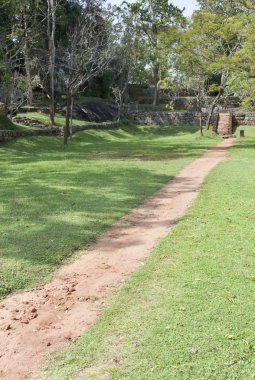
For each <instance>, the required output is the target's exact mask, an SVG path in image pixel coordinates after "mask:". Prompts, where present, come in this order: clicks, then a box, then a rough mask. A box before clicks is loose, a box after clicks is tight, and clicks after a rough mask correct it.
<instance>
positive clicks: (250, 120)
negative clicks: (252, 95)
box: [233, 112, 255, 126]
mask: <svg viewBox="0 0 255 380" xmlns="http://www.w3.org/2000/svg"><path fill="white" fill-rule="evenodd" d="M233 123H234V125H235V126H239V125H255V112H246V113H240V112H234V113H233Z"/></svg>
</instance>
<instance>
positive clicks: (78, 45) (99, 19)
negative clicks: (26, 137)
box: [60, 1, 113, 144]
mask: <svg viewBox="0 0 255 380" xmlns="http://www.w3.org/2000/svg"><path fill="white" fill-rule="evenodd" d="M96 5H97V6H95V4H93V2H91V1H87V2H86V3H85V4H84V7H83V11H82V13H81V15H80V17H79V19H77V20H76V22H75V24H74V25H73V27H71V28H70V30H69V33H68V37H67V43H66V46H63V47H62V53H61V58H60V62H61V64H60V67H61V71H62V83H63V88H64V92H65V94H66V122H65V127H64V144H67V141H68V137H69V136H70V120H71V119H72V112H73V110H72V107H73V100H74V98H75V96H76V95H77V94H78V92H79V91H80V90H81V89H84V87H85V86H86V84H87V83H88V82H89V80H91V79H92V78H93V77H96V76H98V75H99V74H101V73H102V72H104V71H105V70H106V69H107V68H108V66H109V63H110V62H111V60H112V59H113V40H112V34H111V25H110V22H108V20H107V18H105V17H103V16H104V14H103V11H102V9H101V6H100V5H101V4H99V3H98V2H97V4H96Z"/></svg>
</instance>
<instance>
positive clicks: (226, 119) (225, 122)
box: [217, 112, 233, 137]
mask: <svg viewBox="0 0 255 380" xmlns="http://www.w3.org/2000/svg"><path fill="white" fill-rule="evenodd" d="M217 133H218V134H219V135H220V136H222V137H224V136H230V135H232V133H233V115H232V113H230V112H224V113H219V119H218V127H217Z"/></svg>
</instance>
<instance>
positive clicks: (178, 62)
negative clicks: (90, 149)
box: [0, 0, 255, 143]
mask: <svg viewBox="0 0 255 380" xmlns="http://www.w3.org/2000/svg"><path fill="white" fill-rule="evenodd" d="M198 3H199V5H200V9H199V10H197V11H195V12H194V14H193V15H192V17H191V18H189V19H187V18H185V17H184V15H183V11H184V10H183V9H180V8H178V7H177V6H175V5H173V4H172V3H171V1H168V0H138V1H136V2H134V3H129V2H126V1H124V2H123V3H122V4H121V5H120V6H114V7H111V6H109V5H107V4H106V2H105V1H104V0H0V101H2V102H4V103H5V106H6V110H7V112H8V114H9V115H10V116H12V115H13V114H15V112H16V111H17V110H18V108H19V107H20V106H21V105H22V104H24V103H27V104H32V103H33V100H34V99H33V97H34V90H35V89H40V91H41V92H42V93H43V94H44V96H45V98H46V99H48V102H49V109H50V122H51V125H54V123H55V112H56V107H57V105H58V103H59V101H60V99H63V98H64V99H65V102H66V106H65V110H66V123H65V128H64V141H65V143H67V141H68V138H69V136H70V134H71V128H70V123H71V120H72V110H73V105H74V102H75V99H76V98H77V96H79V95H80V94H81V93H86V91H87V89H88V88H91V87H92V88H93V86H94V85H95V83H97V82H98V83H99V86H100V85H101V86H105V87H107V93H108V94H111V96H112V97H113V98H114V100H115V102H116V103H117V104H118V108H119V115H118V118H120V113H121V108H122V104H123V102H124V101H125V98H126V95H127V89H128V84H130V83H131V84H132V83H133V84H150V85H151V86H152V87H153V89H154V90H153V105H155V106H156V105H157V104H158V103H159V93H160V90H167V93H168V94H169V93H170V94H172V95H174V94H178V93H180V92H181V91H183V90H184V89H185V90H186V91H187V92H188V93H191V94H193V95H194V96H196V99H197V109H198V110H199V111H200V114H201V132H202V111H203V107H205V104H206V99H207V97H208V95H212V94H213V95H214V98H213V101H212V102H211V103H210V105H209V116H208V119H207V123H206V126H207V127H209V125H210V121H211V116H212V114H213V111H214V108H215V107H216V106H217V103H218V102H219V100H220V99H221V98H222V97H224V96H227V95H229V94H236V95H238V96H239V97H240V98H241V99H242V101H243V104H244V105H245V106H246V107H253V102H254V96H255V93H254V92H255V87H254V84H255V75H254V70H255V66H254V60H253V50H254V42H255V41H254V39H255V29H254V26H255V1H254V0H237V1H233V0H199V1H198Z"/></svg>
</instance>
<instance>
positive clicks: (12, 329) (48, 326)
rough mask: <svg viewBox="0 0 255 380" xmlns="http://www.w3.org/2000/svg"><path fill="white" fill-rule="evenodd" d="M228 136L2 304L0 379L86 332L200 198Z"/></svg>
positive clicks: (24, 371)
mask: <svg viewBox="0 0 255 380" xmlns="http://www.w3.org/2000/svg"><path fill="white" fill-rule="evenodd" d="M231 144H232V139H229V140H224V141H222V142H221V143H220V144H219V145H217V146H216V147H214V148H212V149H210V150H209V151H208V152H207V153H205V154H204V155H203V156H201V157H200V158H198V159H196V160H195V161H193V162H192V163H191V164H189V165H188V166H186V167H185V168H184V169H183V170H182V171H181V172H180V173H179V175H177V176H176V177H175V179H174V180H172V181H171V182H169V183H168V184H167V185H166V186H165V187H163V188H162V189H161V190H160V191H158V192H157V193H156V194H154V195H153V196H152V197H150V198H148V199H147V200H146V201H145V202H144V203H143V204H142V205H141V206H139V207H138V208H136V209H134V210H133V211H132V212H131V213H129V214H128V215H126V216H125V217H123V218H122V219H120V220H119V222H117V223H116V224H115V225H114V226H113V227H111V228H110V229H109V230H108V231H107V232H106V233H104V234H103V235H102V236H101V237H100V238H99V239H98V240H97V242H96V243H95V244H94V246H93V247H92V248H90V249H89V250H88V251H87V253H86V254H85V255H80V257H78V258H77V260H76V261H75V262H73V263H71V264H69V265H66V266H64V267H62V268H61V269H60V270H59V271H58V272H57V273H56V274H55V276H54V278H53V279H52V281H51V282H50V283H48V284H46V285H45V286H42V287H39V288H37V289H34V290H32V291H27V292H24V293H20V294H16V295H11V296H10V297H8V298H7V299H6V300H5V301H4V302H3V303H2V304H0V378H1V379H2V380H6V379H8V380H23V379H25V378H29V376H31V374H32V373H33V372H35V371H36V370H37V369H38V368H39V366H40V365H42V364H43V363H44V360H45V359H44V356H45V354H47V353H49V352H52V351H55V350H57V349H59V348H62V347H63V346H64V345H65V344H67V343H68V341H69V340H70V339H72V338H74V337H78V336H80V335H82V334H83V333H84V332H85V331H86V330H87V329H88V328H89V326H91V325H92V324H93V323H94V322H95V320H96V319H97V317H98V315H99V314H100V313H101V312H102V310H103V306H104V302H105V298H106V297H107V296H109V295H110V294H111V289H112V288H113V287H116V286H117V285H119V284H120V283H121V282H123V281H125V279H126V278H127V276H129V275H130V273H132V272H133V271H135V270H136V269H137V268H139V267H140V266H141V265H142V264H143V261H144V260H145V259H146V257H147V256H148V255H149V253H150V252H151V250H152V249H153V247H154V246H155V245H156V244H157V243H158V241H159V240H160V239H161V238H162V237H164V236H166V235H167V234H168V233H169V231H170V229H171V227H173V226H174V224H175V223H176V221H177V220H178V219H179V218H180V217H181V216H183V215H184V214H185V212H186V211H187V209H188V208H189V206H190V205H191V203H192V201H193V200H194V199H195V198H196V197H197V195H198V193H199V189H200V186H201V184H202V183H203V181H204V179H205V177H206V176H207V174H208V173H209V172H210V170H211V169H212V168H213V167H215V166H216V165H217V164H218V163H219V162H220V161H222V160H224V159H225V158H226V157H227V149H228V148H229V147H230V146H231Z"/></svg>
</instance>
